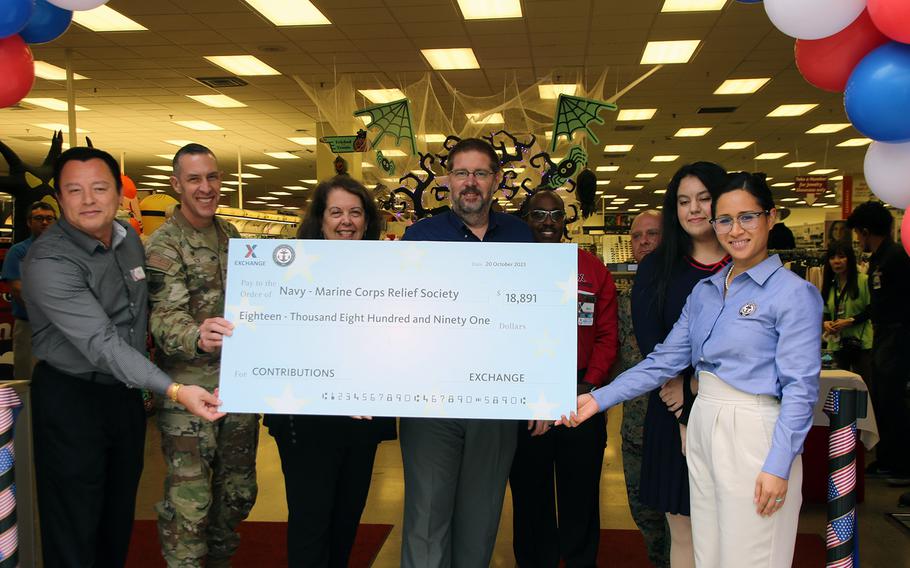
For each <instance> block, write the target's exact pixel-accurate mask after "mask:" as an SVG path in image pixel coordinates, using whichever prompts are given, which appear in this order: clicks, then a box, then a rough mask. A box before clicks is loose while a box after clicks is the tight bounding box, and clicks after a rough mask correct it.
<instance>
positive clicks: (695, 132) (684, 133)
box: [673, 126, 711, 138]
mask: <svg viewBox="0 0 910 568" xmlns="http://www.w3.org/2000/svg"><path fill="white" fill-rule="evenodd" d="M709 132H711V127H710V126H703V127H696V128H680V129H679V130H677V131H676V134H674V135H673V136H676V137H677V138H694V137H696V136H704V135H705V134H707V133H709Z"/></svg>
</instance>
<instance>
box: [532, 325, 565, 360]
mask: <svg viewBox="0 0 910 568" xmlns="http://www.w3.org/2000/svg"><path fill="white" fill-rule="evenodd" d="M535 341H536V344H537V348H536V349H535V350H534V356H535V357H543V356H547V357H549V358H551V359H552V358H553V357H556V347H557V346H559V343H560V341H559V340H558V339H553V338H552V337H550V331H549V330H544V332H543V337H538V338H537V339H536V340H535Z"/></svg>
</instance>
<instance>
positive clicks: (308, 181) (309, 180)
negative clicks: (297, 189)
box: [300, 179, 398, 185]
mask: <svg viewBox="0 0 910 568" xmlns="http://www.w3.org/2000/svg"><path fill="white" fill-rule="evenodd" d="M300 181H302V182H303V183H308V184H311V185H315V184H317V183H319V180H318V179H302V180H300ZM395 181H398V180H397V179H396V180H395Z"/></svg>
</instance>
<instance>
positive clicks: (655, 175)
mask: <svg viewBox="0 0 910 568" xmlns="http://www.w3.org/2000/svg"><path fill="white" fill-rule="evenodd" d="M657 175H658V174H651V173H645V174H635V177H636V178H638V179H654V178H656V177H657Z"/></svg>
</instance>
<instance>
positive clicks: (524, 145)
mask: <svg viewBox="0 0 910 568" xmlns="http://www.w3.org/2000/svg"><path fill="white" fill-rule="evenodd" d="M500 135H502V136H505V137H506V138H508V139H509V140H510V141H511V142H512V146H513V147H514V148H515V153H514V154H510V153H509V150H508V147H507V144H506V143H505V142H504V141H503V140H499V141H496V137H497V136H500ZM481 138H483V139H484V140H486V141H487V142H489V143H490V146H492V147H493V149H494V150H496V151H497V152H498V153H499V165H500V166H505V165H506V164H510V163H512V162H522V161H524V159H525V154H527V153H528V151H529V150H530V149H531V147H532V146H534V144H535V143H537V136H535V135H534V134H531V140H529V141H528V142H520V141H519V140H518V138H516V137H515V136H514V135H512V134H511V133H509V132H506V131H505V130H500V131H499V132H494V133H492V134H490V135H489V136H481Z"/></svg>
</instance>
